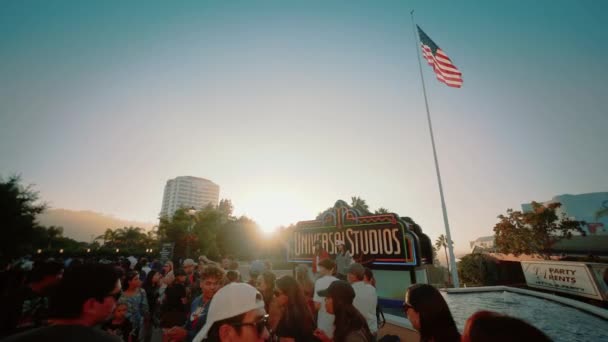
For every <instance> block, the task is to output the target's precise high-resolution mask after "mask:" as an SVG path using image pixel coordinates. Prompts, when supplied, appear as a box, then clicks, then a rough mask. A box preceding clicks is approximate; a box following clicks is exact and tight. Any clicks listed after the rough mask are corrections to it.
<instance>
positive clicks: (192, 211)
mask: <svg viewBox="0 0 608 342" xmlns="http://www.w3.org/2000/svg"><path fill="white" fill-rule="evenodd" d="M186 214H188V216H190V226H189V227H188V235H187V237H186V258H187V257H189V256H190V237H191V236H192V229H194V219H195V218H196V209H194V207H190V209H188V211H187V212H186Z"/></svg>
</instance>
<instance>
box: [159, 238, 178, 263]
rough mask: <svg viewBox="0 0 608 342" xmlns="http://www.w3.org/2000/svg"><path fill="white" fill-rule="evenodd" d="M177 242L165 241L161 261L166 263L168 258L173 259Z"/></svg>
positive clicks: (161, 249)
mask: <svg viewBox="0 0 608 342" xmlns="http://www.w3.org/2000/svg"><path fill="white" fill-rule="evenodd" d="M174 247H175V244H174V243H173V242H170V243H163V244H162V245H161V247H160V262H161V263H163V264H164V263H166V262H167V261H168V260H172V259H173V248H174Z"/></svg>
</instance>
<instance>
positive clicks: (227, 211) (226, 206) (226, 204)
mask: <svg viewBox="0 0 608 342" xmlns="http://www.w3.org/2000/svg"><path fill="white" fill-rule="evenodd" d="M217 209H218V210H219V211H220V212H221V213H222V214H224V215H225V216H226V217H232V212H233V211H234V206H233V205H232V201H231V200H229V199H226V198H224V199H222V200H220V204H218V206H217Z"/></svg>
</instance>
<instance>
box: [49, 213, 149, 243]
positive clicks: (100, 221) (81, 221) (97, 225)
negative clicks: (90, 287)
mask: <svg viewBox="0 0 608 342" xmlns="http://www.w3.org/2000/svg"><path fill="white" fill-rule="evenodd" d="M38 222H40V224H41V225H43V226H47V227H48V226H61V227H63V236H66V237H69V238H72V239H75V240H77V241H86V242H90V241H91V240H92V238H94V237H96V236H99V235H101V234H103V232H104V231H105V230H106V229H108V228H112V229H114V228H121V227H129V226H133V227H141V228H144V229H146V230H149V229H151V228H152V226H154V223H152V222H137V221H129V220H123V219H120V218H116V217H113V216H109V215H106V214H101V213H97V212H94V211H76V210H69V209H48V210H46V211H45V212H44V213H42V214H40V215H38Z"/></svg>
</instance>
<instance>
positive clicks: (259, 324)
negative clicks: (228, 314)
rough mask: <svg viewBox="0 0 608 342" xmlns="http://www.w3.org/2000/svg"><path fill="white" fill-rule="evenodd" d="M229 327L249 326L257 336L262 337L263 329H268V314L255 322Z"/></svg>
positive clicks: (235, 324)
mask: <svg viewBox="0 0 608 342" xmlns="http://www.w3.org/2000/svg"><path fill="white" fill-rule="evenodd" d="M231 325H232V326H235V327H244V326H248V325H250V326H252V327H254V328H255V330H256V332H257V333H258V336H262V334H263V333H264V329H266V328H268V314H266V315H264V316H262V317H260V319H258V320H257V321H255V322H247V323H233V324H231Z"/></svg>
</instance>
